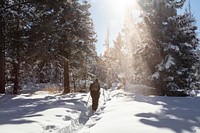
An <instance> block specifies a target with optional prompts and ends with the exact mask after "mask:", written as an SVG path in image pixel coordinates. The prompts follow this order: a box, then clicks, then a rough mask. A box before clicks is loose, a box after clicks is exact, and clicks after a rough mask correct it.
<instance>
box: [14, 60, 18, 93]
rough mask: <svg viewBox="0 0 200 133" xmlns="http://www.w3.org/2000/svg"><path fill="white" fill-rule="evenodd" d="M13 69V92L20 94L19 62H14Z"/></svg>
mask: <svg viewBox="0 0 200 133" xmlns="http://www.w3.org/2000/svg"><path fill="white" fill-rule="evenodd" d="M13 69H14V70H13V71H14V77H15V78H14V81H13V83H14V88H13V94H19V63H14V64H13Z"/></svg>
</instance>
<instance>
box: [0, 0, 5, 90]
mask: <svg viewBox="0 0 200 133" xmlns="http://www.w3.org/2000/svg"><path fill="white" fill-rule="evenodd" d="M0 5H3V1H1V2H0ZM3 30H4V19H3V15H2V14H0V94H3V93H5V52H4V50H5V43H4V34H3Z"/></svg>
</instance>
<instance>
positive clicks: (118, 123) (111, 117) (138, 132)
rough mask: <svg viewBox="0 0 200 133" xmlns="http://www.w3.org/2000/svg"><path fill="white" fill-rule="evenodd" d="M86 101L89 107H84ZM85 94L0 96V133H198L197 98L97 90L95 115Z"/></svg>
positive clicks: (199, 131)
mask: <svg viewBox="0 0 200 133" xmlns="http://www.w3.org/2000/svg"><path fill="white" fill-rule="evenodd" d="M88 101H89V102H88ZM90 110H91V97H90V96H89V94H88V93H79V94H76V93H71V94H67V95H59V94H51V95H50V94H47V93H41V92H37V93H33V94H29V93H25V94H22V95H19V96H12V95H1V96H0V132H1V133H13V132H14V133H143V132H150V133H160V132H163V133H200V98H198V97H157V96H143V95H140V94H134V93H133V92H132V91H131V92H130V91H125V90H116V89H115V88H114V87H113V88H111V89H110V90H108V91H104V90H103V89H102V90H101V97H100V106H99V108H98V110H97V112H95V113H93V112H91V111H90Z"/></svg>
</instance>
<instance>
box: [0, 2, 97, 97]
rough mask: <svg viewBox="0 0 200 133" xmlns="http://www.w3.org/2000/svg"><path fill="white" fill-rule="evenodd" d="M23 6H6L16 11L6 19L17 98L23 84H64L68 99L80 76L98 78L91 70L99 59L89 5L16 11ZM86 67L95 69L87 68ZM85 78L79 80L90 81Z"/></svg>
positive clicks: (37, 5) (9, 75) (32, 5)
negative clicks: (73, 82)
mask: <svg viewBox="0 0 200 133" xmlns="http://www.w3.org/2000/svg"><path fill="white" fill-rule="evenodd" d="M19 2H20V1H14V2H12V3H10V2H9V1H6V4H7V5H6V6H7V7H9V6H11V5H14V4H16V6H13V7H12V8H8V9H5V12H6V13H3V15H4V18H5V23H6V25H5V30H3V31H4V34H5V35H4V37H5V53H6V54H5V56H6V58H5V59H6V79H7V80H6V81H7V83H13V84H14V86H13V88H14V89H13V93H14V94H18V93H19V92H18V91H19V89H20V84H21V83H22V82H24V83H26V82H52V83H60V82H62V83H63V85H64V93H69V92H70V83H72V75H73V76H74V77H77V76H75V74H77V72H76V71H86V72H84V73H90V72H91V71H92V73H94V71H93V70H92V69H93V68H92V67H91V66H89V65H91V64H92V63H94V62H95V60H96V56H97V54H96V51H95V46H94V42H95V41H96V38H95V32H94V29H93V22H92V19H91V18H90V13H89V8H90V5H89V3H87V2H86V1H83V2H79V1H78V0H74V1H68V0H61V1H51V0H46V1H30V2H27V3H26V4H18V5H17V3H19ZM1 37H3V36H1ZM2 59H3V58H2ZM92 61H93V62H92ZM83 62H90V63H91V62H92V63H91V64H89V63H88V64H87V63H85V66H83V64H82V63H83ZM86 68H87V69H86ZM72 70H73V71H72ZM2 72H3V71H2ZM85 75H86V74H84V76H83V75H79V76H78V77H79V79H77V78H76V80H86V79H87V78H89V77H90V76H88V77H86V76H85ZM88 75H89V74H88ZM90 75H91V74H90ZM73 79H75V78H73Z"/></svg>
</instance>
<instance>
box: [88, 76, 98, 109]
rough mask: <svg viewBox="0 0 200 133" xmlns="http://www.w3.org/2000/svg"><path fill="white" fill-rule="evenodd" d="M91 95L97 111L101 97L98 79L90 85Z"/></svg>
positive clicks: (93, 107)
mask: <svg viewBox="0 0 200 133" xmlns="http://www.w3.org/2000/svg"><path fill="white" fill-rule="evenodd" d="M90 95H91V97H92V110H93V111H96V110H97V108H98V104H99V97H100V84H99V81H98V79H96V80H95V81H94V83H92V84H91V85H90Z"/></svg>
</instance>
